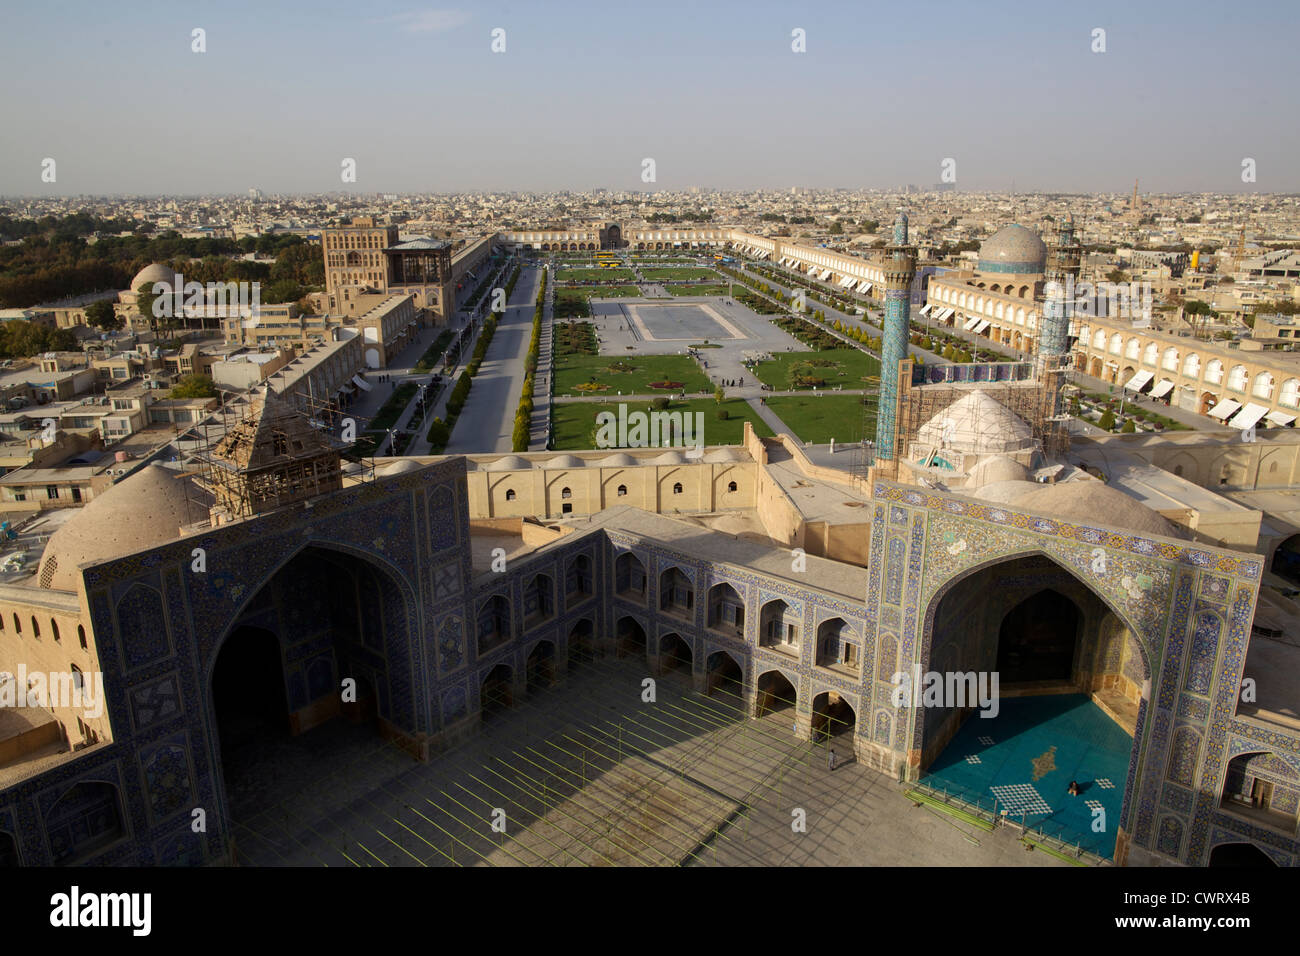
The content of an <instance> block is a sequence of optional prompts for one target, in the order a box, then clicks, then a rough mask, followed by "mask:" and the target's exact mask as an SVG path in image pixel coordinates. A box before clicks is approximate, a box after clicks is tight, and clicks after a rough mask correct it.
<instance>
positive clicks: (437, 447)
mask: <svg viewBox="0 0 1300 956" xmlns="http://www.w3.org/2000/svg"><path fill="white" fill-rule="evenodd" d="M426 437H427V438H428V439H429V445H430V450H431V451H433V452H434V453H435V454H436V453H438V452H440V451H442V450H443V449H444V448H446V447H447V442H448V441H450V440H451V430H450V429H449V428H447V425H446V423H445V422H444V421H443V420H442V419H441V418H435V419H434V420H433V424H432V425H430V426H429V434H428V435H427V436H426Z"/></svg>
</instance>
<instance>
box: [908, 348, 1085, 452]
mask: <svg viewBox="0 0 1300 956" xmlns="http://www.w3.org/2000/svg"><path fill="white" fill-rule="evenodd" d="M1067 363H1068V356H1062V357H1061V359H1060V364H1053V365H1052V366H1049V367H1048V368H1047V369H1046V371H1045V372H1044V374H1043V378H1042V379H1041V380H1032V379H1031V380H1028V381H1022V382H1016V381H1007V382H980V383H972V384H969V385H922V386H919V387H914V388H913V387H909V388H906V389H905V390H902V391H900V397H899V408H898V428H897V442H898V444H897V447H896V450H895V457H896V458H899V459H901V458H903V457H905V456H906V455H907V452H908V449H909V448H910V447H911V445H912V444H913V442H915V441H916V440H917V436H918V433H919V432H920V430H921V427H922V426H923V425H925V424H926V423H927V422H929V421H932V420H934V419H935V418H937V417H939V416H940V415H941V414H942V413H943V412H944V411H945V410H947V409H948V408H949V407H950V406H952V405H953V404H954V403H955V402H957V401H959V400H960V399H961V398H962V397H964V396H966V395H969V394H970V393H971V391H973V390H978V391H980V392H982V393H984V394H985V395H987V396H988V397H989V398H992V399H993V400H994V401H995V402H997V404H998V405H1000V406H1002V407H1003V408H1005V409H1007V410H1008V411H1010V412H1011V413H1012V414H1014V415H1015V416H1017V417H1018V418H1020V419H1021V420H1022V421H1024V423H1025V424H1026V425H1028V426H1029V430H1030V433H1031V434H1032V435H1033V438H1034V442H1035V443H1036V445H1037V447H1038V449H1039V450H1040V451H1041V452H1042V455H1043V457H1044V459H1046V460H1047V461H1064V460H1065V457H1066V455H1067V454H1068V453H1069V450H1070V428H1069V423H1070V416H1069V415H1068V414H1064V413H1063V400H1062V397H1061V392H1062V389H1064V388H1065V387H1066V386H1067V385H1068V383H1069V375H1070V369H1069V366H1068V364H1067ZM977 408H978V406H977ZM976 430H977V431H978V430H979V423H978V422H976Z"/></svg>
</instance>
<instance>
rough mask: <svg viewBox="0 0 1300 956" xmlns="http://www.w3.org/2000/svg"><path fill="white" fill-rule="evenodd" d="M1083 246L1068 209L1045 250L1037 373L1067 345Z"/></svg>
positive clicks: (1065, 349)
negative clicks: (1075, 235) (1075, 233)
mask: <svg viewBox="0 0 1300 956" xmlns="http://www.w3.org/2000/svg"><path fill="white" fill-rule="evenodd" d="M1081 256H1082V249H1081V248H1080V246H1079V243H1078V242H1077V241H1076V240H1075V238H1074V217H1073V216H1071V215H1070V214H1069V213H1068V212H1067V213H1066V214H1065V215H1064V216H1063V217H1061V221H1060V222H1058V223H1057V224H1056V242H1055V244H1054V245H1053V246H1052V248H1051V250H1050V251H1049V252H1048V254H1047V269H1046V270H1045V274H1044V275H1043V279H1044V290H1043V292H1044V298H1043V320H1042V321H1041V322H1040V323H1039V324H1038V355H1037V358H1036V360H1035V365H1036V367H1037V370H1038V371H1039V373H1040V376H1041V372H1042V370H1043V368H1044V367H1045V365H1046V364H1047V363H1046V360H1047V358H1048V357H1049V356H1056V355H1066V354H1068V353H1069V350H1070V346H1069V340H1070V309H1069V304H1070V302H1071V301H1072V300H1073V299H1074V297H1075V294H1074V283H1075V281H1076V280H1077V279H1078V278H1079V260H1080V258H1081Z"/></svg>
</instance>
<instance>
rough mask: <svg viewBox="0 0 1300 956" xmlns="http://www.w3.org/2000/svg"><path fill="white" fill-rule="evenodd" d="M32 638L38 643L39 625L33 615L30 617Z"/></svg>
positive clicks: (39, 636) (39, 637) (39, 635)
mask: <svg viewBox="0 0 1300 956" xmlns="http://www.w3.org/2000/svg"><path fill="white" fill-rule="evenodd" d="M32 636H33V637H34V638H36V639H37V640H38V641H39V640H40V639H41V625H40V622H39V621H37V620H36V615H35V614H33V615H32Z"/></svg>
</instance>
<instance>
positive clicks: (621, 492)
mask: <svg viewBox="0 0 1300 956" xmlns="http://www.w3.org/2000/svg"><path fill="white" fill-rule="evenodd" d="M626 494H627V485H619V486H618V496H619V497H620V498H622V497H624V496H625V495H626Z"/></svg>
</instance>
